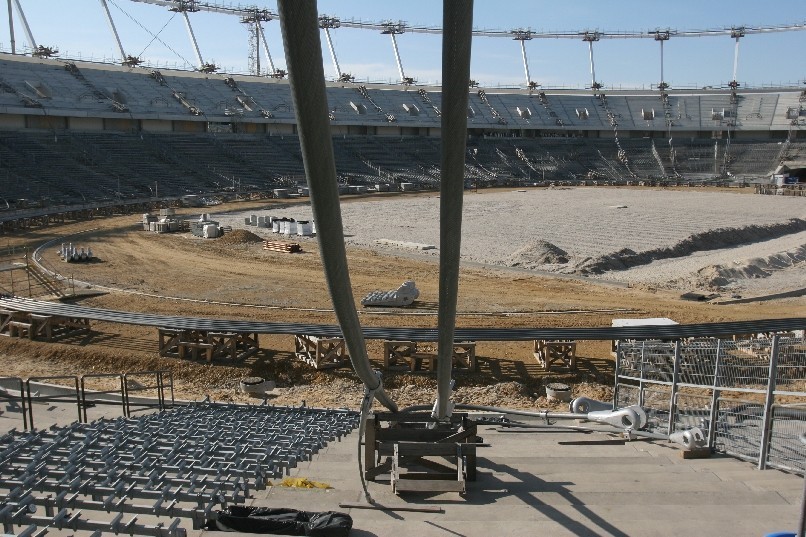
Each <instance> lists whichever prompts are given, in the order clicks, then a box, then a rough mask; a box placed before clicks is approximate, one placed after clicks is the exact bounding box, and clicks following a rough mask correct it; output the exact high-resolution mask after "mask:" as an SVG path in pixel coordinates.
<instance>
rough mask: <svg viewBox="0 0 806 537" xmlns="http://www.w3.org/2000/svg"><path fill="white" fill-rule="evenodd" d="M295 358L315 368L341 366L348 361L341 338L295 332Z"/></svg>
mask: <svg viewBox="0 0 806 537" xmlns="http://www.w3.org/2000/svg"><path fill="white" fill-rule="evenodd" d="M294 348H295V350H294V353H295V354H296V356H297V358H299V359H300V360H302V361H304V362H306V363H308V364H310V365H311V366H313V367H314V368H315V369H325V368H331V367H342V366H345V365H348V364H349V363H350V358H349V356H347V349H346V347H345V344H344V339H343V338H323V337H319V336H309V335H304V334H297V335H295V336H294Z"/></svg>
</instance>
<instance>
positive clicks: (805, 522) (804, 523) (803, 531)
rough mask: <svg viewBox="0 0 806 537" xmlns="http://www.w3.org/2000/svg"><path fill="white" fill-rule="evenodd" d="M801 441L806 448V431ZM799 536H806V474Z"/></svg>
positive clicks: (801, 502) (802, 434) (801, 503)
mask: <svg viewBox="0 0 806 537" xmlns="http://www.w3.org/2000/svg"><path fill="white" fill-rule="evenodd" d="M800 442H801V443H802V444H803V448H804V449H806V433H801V435H800ZM798 537H806V475H804V476H803V496H802V497H801V499H800V521H799V522H798Z"/></svg>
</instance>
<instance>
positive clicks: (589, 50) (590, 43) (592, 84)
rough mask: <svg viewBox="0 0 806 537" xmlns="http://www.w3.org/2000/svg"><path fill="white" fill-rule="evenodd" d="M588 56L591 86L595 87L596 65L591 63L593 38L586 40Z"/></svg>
mask: <svg viewBox="0 0 806 537" xmlns="http://www.w3.org/2000/svg"><path fill="white" fill-rule="evenodd" d="M588 56H589V57H590V64H591V87H592V88H594V89H595V88H596V66H595V65H594V64H593V40H589V41H588Z"/></svg>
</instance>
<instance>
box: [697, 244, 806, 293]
mask: <svg viewBox="0 0 806 537" xmlns="http://www.w3.org/2000/svg"><path fill="white" fill-rule="evenodd" d="M805 263H806V245H803V246H801V247H799V248H797V249H795V250H792V251H788V252H780V253H777V254H774V255H771V256H768V257H755V258H753V259H748V260H746V261H741V262H740V261H734V262H733V263H732V264H730V265H709V266H707V267H703V268H702V269H700V270H698V271H697V273H696V275H695V277H694V278H693V281H692V283H693V284H694V285H696V286H698V287H704V288H707V289H714V290H718V289H721V288H724V287H728V286H730V285H731V284H734V283H736V282H737V281H740V280H749V279H753V278H768V277H770V276H772V275H773V274H774V273H775V272H778V271H783V270H787V269H790V268H794V267H798V266H801V265H803V264H805Z"/></svg>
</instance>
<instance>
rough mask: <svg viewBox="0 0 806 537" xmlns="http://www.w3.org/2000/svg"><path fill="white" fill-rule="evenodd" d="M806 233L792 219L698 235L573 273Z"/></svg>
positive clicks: (805, 225)
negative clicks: (672, 244)
mask: <svg viewBox="0 0 806 537" xmlns="http://www.w3.org/2000/svg"><path fill="white" fill-rule="evenodd" d="M801 231H806V220H804V219H802V218H792V219H790V220H789V221H787V222H782V223H777V224H766V225H751V226H745V227H742V228H720V229H712V230H709V231H704V232H702V233H696V234H694V235H691V236H690V237H688V238H686V239H683V240H682V241H680V242H678V243H677V244H675V245H674V246H669V247H665V248H655V249H653V250H646V251H643V252H635V251H633V250H630V249H629V248H624V249H622V250H619V251H618V252H613V253H610V254H606V255H603V256H599V257H594V258H588V259H585V260H583V261H581V262H580V263H578V264H577V265H576V266H575V267H574V270H575V272H580V273H582V274H602V273H603V272H608V271H612V270H625V269H628V268H631V267H637V266H639V265H646V264H649V263H652V262H653V261H657V260H658V259H670V258H673V257H686V256H689V255H691V254H692V253H694V252H703V251H709V250H719V249H722V248H730V247H732V246H739V245H741V244H752V243H754V242H761V241H766V240H770V239H777V238H779V237H783V236H785V235H789V234H792V233H800V232H801Z"/></svg>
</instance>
